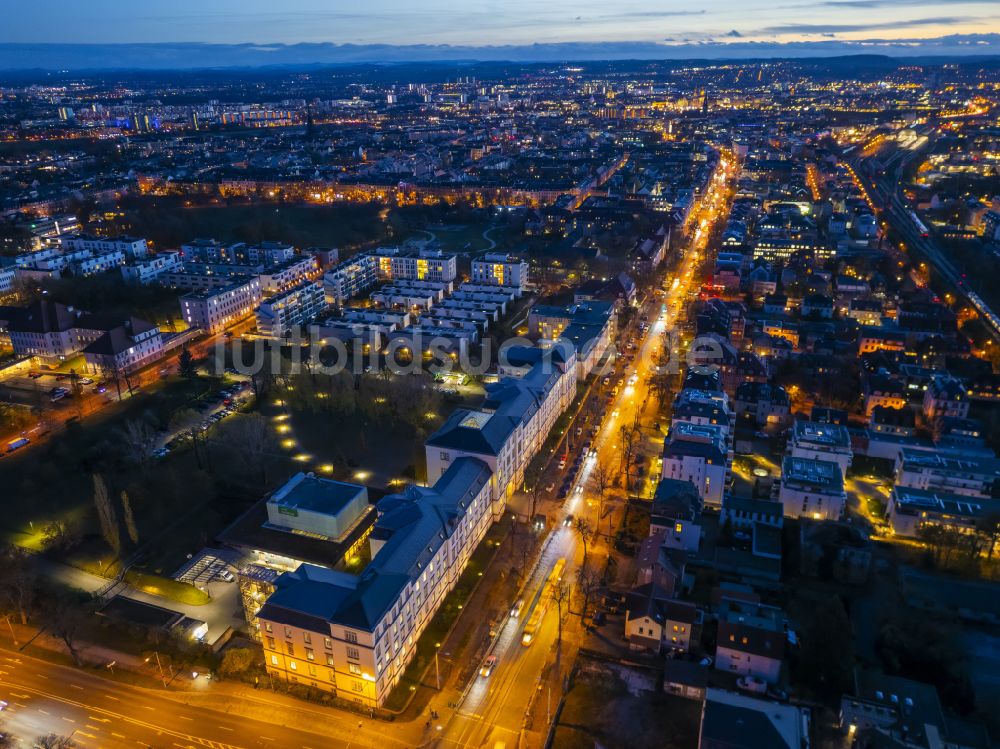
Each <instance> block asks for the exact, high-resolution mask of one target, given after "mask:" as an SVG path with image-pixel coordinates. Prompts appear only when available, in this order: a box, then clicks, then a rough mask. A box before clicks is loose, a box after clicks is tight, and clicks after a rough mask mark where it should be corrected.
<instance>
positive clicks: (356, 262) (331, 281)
mask: <svg viewBox="0 0 1000 749" xmlns="http://www.w3.org/2000/svg"><path fill="white" fill-rule="evenodd" d="M376 265H377V264H376V262H375V258H374V257H372V256H371V255H356V256H355V257H353V258H351V259H350V260H345V261H344V262H342V263H340V264H339V265H337V266H335V267H333V268H331V269H330V270H329V271H328V272H327V273H326V274H325V275H324V276H323V291H324V293H325V294H326V303H327V304H336V305H338V306H343V305H344V304H345V303H346V302H347V301H348V300H349V299H353V298H355V297H358V296H361V294H363V293H364V292H366V291H368V289H370V288H372V287H373V286H374V285H375V284H377V283H378V270H377V268H376Z"/></svg>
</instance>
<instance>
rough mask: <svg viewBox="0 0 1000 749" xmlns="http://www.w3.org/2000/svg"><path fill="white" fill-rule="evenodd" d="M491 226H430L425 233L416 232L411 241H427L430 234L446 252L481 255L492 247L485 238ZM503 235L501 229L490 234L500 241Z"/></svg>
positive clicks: (478, 224) (485, 224) (487, 223)
mask: <svg viewBox="0 0 1000 749" xmlns="http://www.w3.org/2000/svg"><path fill="white" fill-rule="evenodd" d="M491 226H492V224H491V223H489V222H486V221H484V222H476V223H471V224H429V225H427V226H426V227H424V231H418V232H416V233H415V234H413V235H412V236H411V237H410V239H413V240H418V241H423V240H426V239H427V238H428V237H427V232H430V233H431V234H433V235H434V238H435V240H436V241H437V243H438V244H439V245H440V246H441V249H443V250H444V251H445V252H471V253H479V252H482V251H483V250H485V249H487V248H488V247H489V246H490V243H489V241H487V240H486V239H484V238H483V232H484V231H486V230H487V229H489V228H490V227H491ZM501 233H502V231H501V229H499V228H497V229H496V230H495V231H493V232H492V233H491V234H490V238H491V239H493V240H494V241H499V237H500V235H501ZM494 235H496V236H494Z"/></svg>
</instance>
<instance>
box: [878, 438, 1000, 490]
mask: <svg viewBox="0 0 1000 749" xmlns="http://www.w3.org/2000/svg"><path fill="white" fill-rule="evenodd" d="M998 478H1000V460H997V459H996V458H993V457H986V456H977V455H969V454H962V455H958V454H954V453H950V452H944V451H938V452H933V451H923V450H914V449H912V448H907V447H903V448H900V450H899V457H898V458H897V459H896V486H900V487H906V488H910V489H924V490H926V491H940V492H946V493H950V494H961V495H963V496H966V497H980V498H984V499H988V498H990V497H992V496H993V487H994V485H995V484H996V482H997V479H998Z"/></svg>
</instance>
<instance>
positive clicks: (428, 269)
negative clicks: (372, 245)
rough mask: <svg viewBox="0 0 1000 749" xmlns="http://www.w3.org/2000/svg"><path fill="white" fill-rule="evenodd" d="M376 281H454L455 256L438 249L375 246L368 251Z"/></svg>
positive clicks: (455, 270)
mask: <svg viewBox="0 0 1000 749" xmlns="http://www.w3.org/2000/svg"><path fill="white" fill-rule="evenodd" d="M371 255H372V257H374V258H375V266H376V269H377V273H378V278H379V280H380V281H446V282H450V281H454V280H455V277H456V276H457V275H458V259H457V257H456V256H455V255H446V254H445V253H443V252H441V251H440V250H401V249H399V248H398V247H379V248H378V249H377V250H374V251H373V252H372V253H371Z"/></svg>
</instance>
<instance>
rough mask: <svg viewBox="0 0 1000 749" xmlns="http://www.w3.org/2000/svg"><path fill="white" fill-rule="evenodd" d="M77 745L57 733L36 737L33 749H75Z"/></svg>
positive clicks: (32, 745) (32, 744)
mask: <svg viewBox="0 0 1000 749" xmlns="http://www.w3.org/2000/svg"><path fill="white" fill-rule="evenodd" d="M75 746H76V744H74V743H73V739H71V738H69V737H68V736H60V735H59V734H57V733H47V734H45V735H43V736H36V737H35V740H34V741H32V742H31V749H73V747H75Z"/></svg>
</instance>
